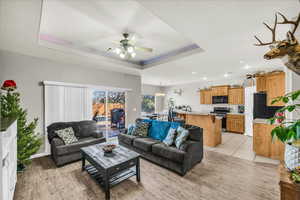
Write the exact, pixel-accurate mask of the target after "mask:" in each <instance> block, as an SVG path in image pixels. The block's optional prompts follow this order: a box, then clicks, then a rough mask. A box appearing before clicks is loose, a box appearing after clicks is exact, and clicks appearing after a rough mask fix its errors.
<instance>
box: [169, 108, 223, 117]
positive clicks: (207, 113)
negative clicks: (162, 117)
mask: <svg viewBox="0 0 300 200" xmlns="http://www.w3.org/2000/svg"><path fill="white" fill-rule="evenodd" d="M174 112H176V113H179V114H188V115H203V116H209V115H211V116H215V117H216V119H222V118H223V117H221V116H216V114H214V113H210V112H208V111H207V112H205V111H192V112H187V111H181V110H177V111H176V110H175V111H174Z"/></svg>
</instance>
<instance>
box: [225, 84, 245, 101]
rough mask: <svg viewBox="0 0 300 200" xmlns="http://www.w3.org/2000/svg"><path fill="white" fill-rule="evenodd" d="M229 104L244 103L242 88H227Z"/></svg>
mask: <svg viewBox="0 0 300 200" xmlns="http://www.w3.org/2000/svg"><path fill="white" fill-rule="evenodd" d="M228 91H229V95H228V96H229V98H228V101H229V104H244V88H242V87H241V88H229V90H228Z"/></svg>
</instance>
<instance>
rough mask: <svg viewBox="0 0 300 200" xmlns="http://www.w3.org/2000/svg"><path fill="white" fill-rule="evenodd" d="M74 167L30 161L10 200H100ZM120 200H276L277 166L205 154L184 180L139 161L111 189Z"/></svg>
mask: <svg viewBox="0 0 300 200" xmlns="http://www.w3.org/2000/svg"><path fill="white" fill-rule="evenodd" d="M80 165H81V163H80V162H76V163H73V164H70V165H67V166H65V167H62V168H56V167H55V166H54V164H53V162H52V160H51V159H50V158H48V157H44V158H39V159H35V160H34V161H33V163H32V165H31V166H30V167H28V169H27V171H26V172H24V173H22V174H19V175H18V182H17V188H16V193H15V198H14V200H101V199H104V193H103V192H102V190H101V189H100V188H99V187H98V185H97V184H96V183H95V182H94V181H93V180H92V179H91V178H90V177H89V175H88V174H87V173H86V172H81V169H80ZM111 197H112V198H111V199H120V200H186V199H188V200H240V199H243V200H279V186H278V176H277V166H276V165H273V164H266V163H255V162H252V161H248V160H244V159H239V158H235V157H232V156H227V155H224V154H220V153H217V152H213V151H206V152H205V158H204V160H203V161H202V163H200V164H198V165H197V166H196V167H195V168H193V169H192V170H191V171H190V172H189V173H188V174H186V175H185V176H184V177H181V176H179V175H177V174H175V173H173V172H171V171H169V170H166V169H164V168H161V167H159V166H157V165H155V164H152V163H150V162H148V161H145V160H142V161H141V183H140V184H137V182H136V181H135V177H132V178H131V179H129V180H127V181H124V182H123V183H121V184H119V185H117V186H115V187H113V188H112V189H111Z"/></svg>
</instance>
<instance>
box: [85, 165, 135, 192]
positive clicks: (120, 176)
mask: <svg viewBox="0 0 300 200" xmlns="http://www.w3.org/2000/svg"><path fill="white" fill-rule="evenodd" d="M85 170H86V171H87V172H88V174H89V175H90V176H91V177H92V178H93V179H94V180H95V181H96V182H97V183H98V184H99V185H100V186H102V187H103V188H104V189H105V183H104V177H103V174H102V173H100V172H98V170H97V169H96V168H95V167H94V166H93V165H86V166H85ZM132 176H136V170H135V167H132V168H129V169H126V170H123V171H121V172H119V173H116V174H114V175H111V176H110V177H109V185H110V187H113V186H114V185H117V184H118V183H120V182H122V181H124V180H126V179H128V178H130V177H132Z"/></svg>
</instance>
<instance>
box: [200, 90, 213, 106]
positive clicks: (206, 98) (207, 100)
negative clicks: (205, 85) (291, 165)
mask: <svg viewBox="0 0 300 200" xmlns="http://www.w3.org/2000/svg"><path fill="white" fill-rule="evenodd" d="M200 104H212V90H200Z"/></svg>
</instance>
